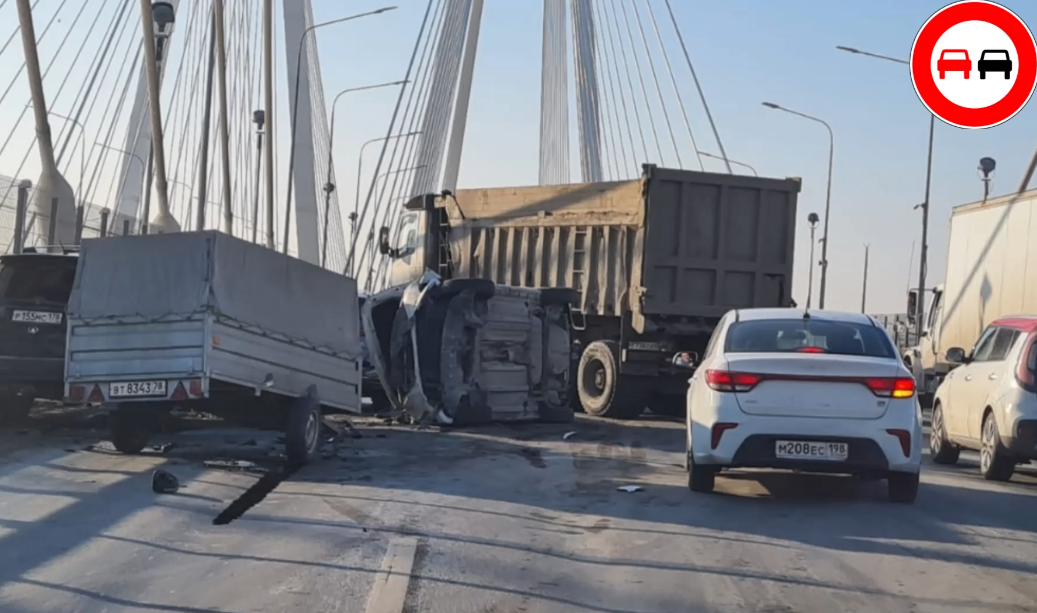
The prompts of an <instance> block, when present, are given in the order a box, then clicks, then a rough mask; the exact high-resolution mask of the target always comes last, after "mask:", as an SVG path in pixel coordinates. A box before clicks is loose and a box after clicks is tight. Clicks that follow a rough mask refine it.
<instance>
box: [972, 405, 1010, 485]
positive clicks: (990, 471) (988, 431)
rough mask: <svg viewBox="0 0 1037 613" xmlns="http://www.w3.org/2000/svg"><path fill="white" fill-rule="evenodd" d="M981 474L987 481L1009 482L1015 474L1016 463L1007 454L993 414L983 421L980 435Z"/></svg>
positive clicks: (989, 414)
mask: <svg viewBox="0 0 1037 613" xmlns="http://www.w3.org/2000/svg"><path fill="white" fill-rule="evenodd" d="M979 472H980V474H981V475H983V478H984V479H986V480H987V481H1008V480H1009V479H1011V478H1012V473H1013V472H1015V463H1014V462H1012V459H1011V458H1009V457H1007V456H1006V454H1005V448H1004V447H1003V446H1002V445H1001V435H1000V434H998V432H997V421H996V420H995V419H994V414H993V413H988V414H987V416H986V417H985V418H984V419H983V430H982V432H981V434H980V448H979Z"/></svg>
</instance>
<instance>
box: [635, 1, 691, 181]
mask: <svg viewBox="0 0 1037 613" xmlns="http://www.w3.org/2000/svg"><path fill="white" fill-rule="evenodd" d="M645 4H646V5H648V15H649V16H650V17H651V20H652V29H653V30H654V31H655V37H656V39H658V41H659V48H660V49H661V50H662V52H663V61H664V62H666V72H667V74H669V75H670V84H671V85H672V86H673V93H674V94H675V95H676V96H677V106H678V107H679V108H680V110H681V116H682V117H683V118H684V127H685V128H687V130H688V137H689V138H691V146H692V149H694V150H695V158H696V159H698V162H699V170H703V171H704V170H705V169H706V167H705V165H703V163H702V154H701V153H699V146H698V143H697V142H696V140H695V132H694V131H693V130H692V129H691V121H690V120H689V119H688V111H687V109H686V108H685V106H684V98H683V97H682V96H681V89H680V87H678V86H677V78H676V77H675V76H674V74H673V66H672V65H671V64H670V55H669V54H668V53H666V45H665V44H664V43H663V37H662V32H661V31H660V30H659V22H658V21H656V19H655V11H653V10H652V0H645Z"/></svg>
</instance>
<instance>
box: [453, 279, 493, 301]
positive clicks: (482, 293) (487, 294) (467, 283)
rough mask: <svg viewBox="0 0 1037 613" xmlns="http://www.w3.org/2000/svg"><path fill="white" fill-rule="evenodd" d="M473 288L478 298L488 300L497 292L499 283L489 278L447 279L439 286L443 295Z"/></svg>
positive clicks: (456, 293)
mask: <svg viewBox="0 0 1037 613" xmlns="http://www.w3.org/2000/svg"><path fill="white" fill-rule="evenodd" d="M465 290H471V291H472V292H473V293H474V294H475V297H476V298H481V299H483V300H488V299H490V298H493V297H494V296H495V295H496V294H497V284H496V283H494V282H493V281H490V280H489V279H447V280H446V281H444V282H443V285H441V286H440V288H439V293H440V295H442V296H456V295H458V294H460V293H461V292H463V291H465Z"/></svg>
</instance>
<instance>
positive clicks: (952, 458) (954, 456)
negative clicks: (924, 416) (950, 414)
mask: <svg viewBox="0 0 1037 613" xmlns="http://www.w3.org/2000/svg"><path fill="white" fill-rule="evenodd" d="M929 423H930V424H931V425H930V427H929V456H930V457H931V458H932V460H933V463H934V464H944V465H951V464H955V463H957V461H958V456H960V455H961V448H959V447H957V446H955V445H954V444H953V443H951V442H950V441H949V440H947V424H945V423H944V419H943V407H941V406H940V404H939V403H937V404H936V406H934V407H933V416H932V418H931V419H930V422H929Z"/></svg>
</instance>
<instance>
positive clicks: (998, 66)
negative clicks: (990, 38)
mask: <svg viewBox="0 0 1037 613" xmlns="http://www.w3.org/2000/svg"><path fill="white" fill-rule="evenodd" d="M976 69H977V70H979V78H980V79H985V78H987V73H988V72H1003V73H1005V78H1006V79H1008V78H1010V77H1011V76H1012V58H1011V57H1010V56H1009V55H1008V51H1005V50H1004V49H987V50H986V51H984V52H983V54H982V55H980V56H979V61H978V62H976Z"/></svg>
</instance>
